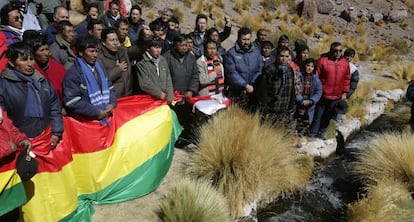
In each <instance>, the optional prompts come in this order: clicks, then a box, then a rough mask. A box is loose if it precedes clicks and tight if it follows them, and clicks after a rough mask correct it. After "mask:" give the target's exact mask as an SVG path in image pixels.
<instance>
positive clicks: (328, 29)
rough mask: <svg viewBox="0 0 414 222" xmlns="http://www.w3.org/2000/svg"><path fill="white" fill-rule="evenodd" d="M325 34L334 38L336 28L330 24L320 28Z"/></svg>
mask: <svg viewBox="0 0 414 222" xmlns="http://www.w3.org/2000/svg"><path fill="white" fill-rule="evenodd" d="M320 29H321V31H322V32H323V33H326V34H327V35H329V36H333V35H334V34H335V28H334V27H333V25H332V24H330V23H324V24H322V25H321V27H320Z"/></svg>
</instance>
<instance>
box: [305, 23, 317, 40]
mask: <svg viewBox="0 0 414 222" xmlns="http://www.w3.org/2000/svg"><path fill="white" fill-rule="evenodd" d="M302 31H303V32H304V33H305V34H306V35H308V36H310V37H313V36H314V35H315V32H316V31H318V25H316V23H314V22H311V23H306V24H304V25H303V26H302Z"/></svg>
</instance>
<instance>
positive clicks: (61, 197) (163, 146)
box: [0, 96, 182, 221]
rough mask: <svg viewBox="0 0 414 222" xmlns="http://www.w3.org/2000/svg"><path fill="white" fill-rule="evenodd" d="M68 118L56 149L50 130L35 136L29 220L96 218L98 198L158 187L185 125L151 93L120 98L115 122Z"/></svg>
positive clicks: (126, 196) (120, 197)
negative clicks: (52, 146)
mask: <svg viewBox="0 0 414 222" xmlns="http://www.w3.org/2000/svg"><path fill="white" fill-rule="evenodd" d="M64 124H65V132H64V134H63V138H62V141H61V142H60V143H59V145H58V147H56V149H55V150H53V151H50V152H48V148H47V146H48V145H49V144H48V142H45V141H50V139H49V138H50V136H51V134H50V130H49V131H45V132H44V133H43V134H42V135H41V136H39V137H37V138H36V139H34V140H33V143H34V144H35V147H36V148H34V149H33V152H35V153H36V154H37V156H38V157H37V159H38V161H39V171H38V173H37V174H36V175H35V176H34V177H33V178H32V179H31V181H29V182H28V183H25V188H26V189H25V190H26V193H27V203H26V204H24V205H23V206H22V210H21V212H22V217H23V219H24V221H90V220H91V217H92V214H93V212H94V210H93V205H94V204H109V203H119V202H122V201H126V200H130V199H133V198H137V197H140V196H143V195H146V194H148V193H150V192H152V191H153V190H155V189H156V188H157V187H158V186H159V184H160V183H161V181H162V179H163V178H164V176H165V175H166V173H167V172H168V169H169V167H170V165H171V161H172V157H173V154H174V144H175V141H176V139H177V137H178V135H179V134H180V133H181V131H182V127H181V126H180V125H179V123H178V120H177V117H176V116H175V113H174V112H173V111H172V110H171V109H170V108H169V107H168V106H167V105H165V102H162V101H157V100H154V99H152V98H151V97H149V96H131V97H126V98H122V99H120V100H119V101H118V107H117V108H116V109H115V110H114V114H113V116H112V117H111V118H110V126H109V127H108V126H101V125H100V124H99V122H98V121H78V120H75V119H73V118H71V117H65V118H64ZM0 173H1V172H0ZM0 175H1V174H0ZM2 180H3V177H0V185H2V182H3V181H2ZM17 184H21V183H19V182H17ZM2 195H3V194H1V196H2ZM0 200H1V199H0ZM23 202H24V200H23ZM0 203H1V204H0V209H1V208H2V205H3V204H2V203H4V202H3V201H0ZM6 203H7V200H6ZM18 204H19V203H16V204H15V205H18Z"/></svg>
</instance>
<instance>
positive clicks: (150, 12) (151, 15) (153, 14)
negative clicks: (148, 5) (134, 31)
mask: <svg viewBox="0 0 414 222" xmlns="http://www.w3.org/2000/svg"><path fill="white" fill-rule="evenodd" d="M157 15H158V13H157V12H155V11H154V10H152V9H150V10H148V11H147V18H148V19H149V20H154V19H155V18H156V17H157Z"/></svg>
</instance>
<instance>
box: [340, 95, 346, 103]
mask: <svg viewBox="0 0 414 222" xmlns="http://www.w3.org/2000/svg"><path fill="white" fill-rule="evenodd" d="M341 99H342V100H345V101H346V93H342V96H341Z"/></svg>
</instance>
